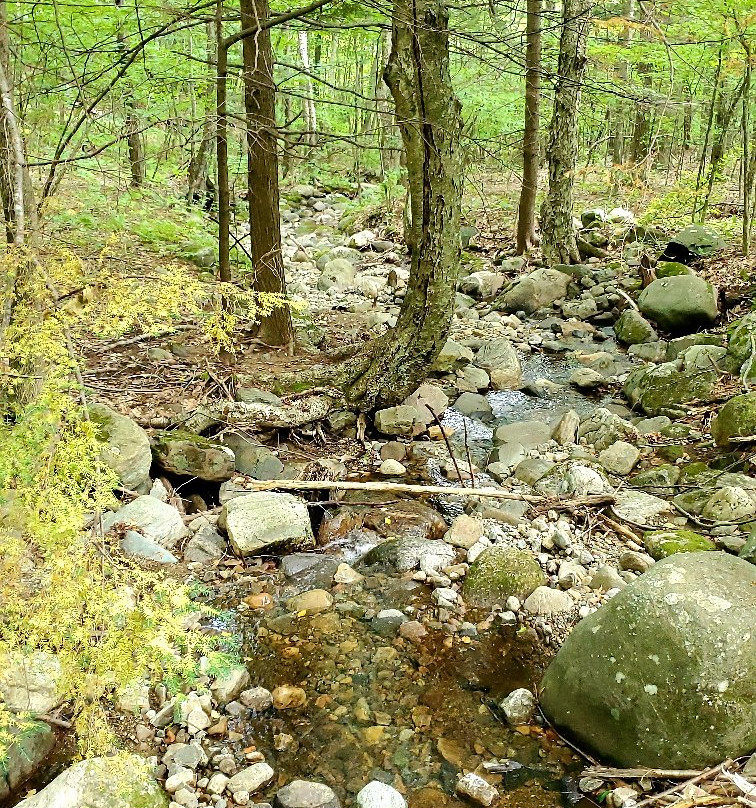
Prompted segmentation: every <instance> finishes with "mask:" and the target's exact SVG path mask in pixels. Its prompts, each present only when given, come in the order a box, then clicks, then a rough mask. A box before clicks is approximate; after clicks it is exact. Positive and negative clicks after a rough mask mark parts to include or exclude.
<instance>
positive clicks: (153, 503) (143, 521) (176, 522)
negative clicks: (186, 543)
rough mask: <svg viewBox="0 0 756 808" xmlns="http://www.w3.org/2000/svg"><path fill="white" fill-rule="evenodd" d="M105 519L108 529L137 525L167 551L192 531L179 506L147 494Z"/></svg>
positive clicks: (147, 536)
mask: <svg viewBox="0 0 756 808" xmlns="http://www.w3.org/2000/svg"><path fill="white" fill-rule="evenodd" d="M102 522H103V528H104V529H105V531H106V532H107V531H108V530H110V529H111V528H112V527H113V526H114V525H121V526H123V527H124V528H126V529H128V528H130V527H131V528H135V529H137V530H138V531H139V532H140V533H141V534H142V535H143V536H145V537H146V538H148V539H151V540H152V541H154V542H155V543H157V544H159V545H160V546H161V547H165V548H167V549H168V550H171V549H173V547H175V546H176V544H177V542H179V541H180V540H181V539H183V538H184V536H186V535H187V534H188V533H189V531H188V530H187V528H186V525H185V524H184V520H183V519H182V518H181V514H180V513H179V512H178V511H177V510H176V508H174V507H173V506H172V505H167V504H166V503H165V502H161V501H160V500H159V499H155V497H150V496H146V495H145V496H141V497H137V498H136V499H134V500H132V501H131V502H129V503H128V504H126V505H124V506H123V507H122V508H121V509H120V510H119V511H117V512H116V513H108V514H105V516H103V519H102Z"/></svg>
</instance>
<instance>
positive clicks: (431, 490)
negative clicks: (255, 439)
mask: <svg viewBox="0 0 756 808" xmlns="http://www.w3.org/2000/svg"><path fill="white" fill-rule="evenodd" d="M234 479H238V478H234ZM243 479H244V486H245V487H246V488H248V489H249V490H250V491H271V490H273V489H276V488H281V489H284V490H286V491H329V490H331V489H337V490H342V491H379V492H385V493H392V494H400V493H403V494H419V495H423V494H425V495H428V494H435V495H439V494H441V495H445V496H462V497H489V498H490V499H508V500H517V501H520V502H532V503H537V504H540V503H543V502H553V507H555V508H575V507H578V506H581V505H596V506H598V505H607V504H609V503H611V502H613V501H614V497H612V496H611V495H609V494H599V495H597V496H591V497H580V498H579V499H567V500H560V499H558V498H552V497H544V496H541V495H539V494H520V493H518V492H515V491H503V490H502V489H501V488H460V487H458V486H446V485H419V484H412V483H391V482H385V483H384V482H366V483H360V482H356V481H350V480H252V479H247V478H246V477H245V478H243ZM345 504H349V503H345Z"/></svg>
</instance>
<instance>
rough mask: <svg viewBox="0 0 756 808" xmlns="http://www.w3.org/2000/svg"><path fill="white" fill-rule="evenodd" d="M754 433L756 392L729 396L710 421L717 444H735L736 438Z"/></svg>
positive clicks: (755, 428) (755, 431) (755, 432)
mask: <svg viewBox="0 0 756 808" xmlns="http://www.w3.org/2000/svg"><path fill="white" fill-rule="evenodd" d="M752 435H756V392H754V393H745V394H744V395H742V396H734V397H733V398H731V399H730V400H729V401H728V402H727V403H726V404H725V405H724V407H722V409H721V410H720V411H719V413H718V414H717V416H716V417H715V418H714V420H713V421H712V422H711V436H712V437H713V438H714V442H715V443H716V444H717V446H730V445H731V444H737V443H738V441H737V438H749V437H751V436H752Z"/></svg>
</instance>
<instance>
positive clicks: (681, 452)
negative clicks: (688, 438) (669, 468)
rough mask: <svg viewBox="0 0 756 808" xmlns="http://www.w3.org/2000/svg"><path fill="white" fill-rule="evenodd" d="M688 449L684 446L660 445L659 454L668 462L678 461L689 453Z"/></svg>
mask: <svg viewBox="0 0 756 808" xmlns="http://www.w3.org/2000/svg"><path fill="white" fill-rule="evenodd" d="M687 453H688V452H687V450H686V449H685V448H684V447H683V446H674V445H673V446H660V447H659V450H658V451H657V454H658V455H659V457H660V458H661V459H662V460H664V461H666V462H667V463H677V461H678V460H682V458H683V457H685V456H686V455H687Z"/></svg>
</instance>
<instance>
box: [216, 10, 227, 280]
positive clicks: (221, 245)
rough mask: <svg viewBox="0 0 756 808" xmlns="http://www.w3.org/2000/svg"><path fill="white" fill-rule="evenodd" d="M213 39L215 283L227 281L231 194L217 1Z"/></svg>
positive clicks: (223, 47) (224, 74)
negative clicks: (216, 172)
mask: <svg viewBox="0 0 756 808" xmlns="http://www.w3.org/2000/svg"><path fill="white" fill-rule="evenodd" d="M215 36H216V43H217V53H218V66H217V79H216V85H215V95H216V102H215V114H216V124H215V153H216V161H217V163H218V279H219V280H220V281H221V282H223V283H228V282H229V281H230V280H231V256H230V253H231V246H230V242H231V239H230V237H229V231H230V229H231V192H230V189H229V181H228V110H227V98H226V96H227V90H228V86H227V84H228V47H227V46H226V44H225V42H224V41H223V0H218V3H217V7H216V12H215Z"/></svg>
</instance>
